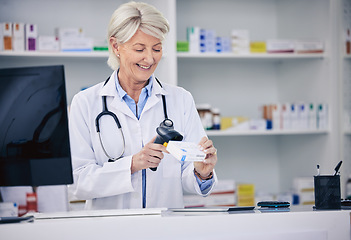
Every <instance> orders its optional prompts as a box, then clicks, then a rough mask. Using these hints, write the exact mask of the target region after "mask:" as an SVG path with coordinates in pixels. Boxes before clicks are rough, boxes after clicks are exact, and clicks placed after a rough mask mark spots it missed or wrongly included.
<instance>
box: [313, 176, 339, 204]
mask: <svg viewBox="0 0 351 240" xmlns="http://www.w3.org/2000/svg"><path fill="white" fill-rule="evenodd" d="M314 200H315V205H316V209H341V194H340V175H335V176H334V175H324V176H314Z"/></svg>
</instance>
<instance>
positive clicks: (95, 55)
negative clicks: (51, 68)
mask: <svg viewBox="0 0 351 240" xmlns="http://www.w3.org/2000/svg"><path fill="white" fill-rule="evenodd" d="M0 57H55V58H61V57H72V58H74V57H77V58H81V57H83V58H85V57H87V58H107V57H108V52H107V51H101V52H99V51H94V52H39V51H25V52H13V51H2V52H0Z"/></svg>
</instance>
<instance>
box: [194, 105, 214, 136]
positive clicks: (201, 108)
mask: <svg viewBox="0 0 351 240" xmlns="http://www.w3.org/2000/svg"><path fill="white" fill-rule="evenodd" d="M196 108H197V111H198V112H199V115H200V118H201V122H202V125H203V127H204V129H205V130H210V129H212V112H211V105H210V104H199V105H196Z"/></svg>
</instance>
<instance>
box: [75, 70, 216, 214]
mask: <svg viewBox="0 0 351 240" xmlns="http://www.w3.org/2000/svg"><path fill="white" fill-rule="evenodd" d="M115 75H116V71H114V72H113V74H112V75H111V77H110V80H109V81H108V82H107V84H106V85H105V86H104V82H102V83H99V84H97V85H95V86H93V87H91V88H88V89H86V90H84V91H81V92H79V93H78V94H76V95H75V96H74V98H73V100H72V104H71V110H70V119H69V127H70V142H71V153H72V164H73V176H74V184H73V185H72V186H71V191H72V192H73V194H74V195H75V196H76V197H77V198H78V199H85V200H87V204H86V208H87V209H116V208H117V209H121V208H142V171H138V172H136V173H133V174H131V170H130V167H131V159H132V155H133V154H136V153H138V152H139V151H140V150H141V149H142V147H143V146H144V145H146V143H148V142H149V141H150V140H151V139H152V138H153V137H154V136H156V128H157V127H158V126H159V124H160V123H161V122H162V121H163V120H164V111H163V105H162V97H161V94H165V96H166V103H167V104H166V105H167V113H168V117H169V118H170V119H172V120H173V122H174V127H175V130H177V131H178V132H180V133H181V134H182V135H183V136H184V140H183V141H187V142H195V143H198V142H199V141H200V139H201V138H202V137H203V136H205V132H204V129H203V127H202V124H201V121H200V118H199V116H198V113H197V110H196V107H195V103H194V100H193V98H192V96H191V94H190V93H189V92H188V91H186V90H184V89H183V88H180V87H175V86H171V85H168V84H166V83H162V87H163V88H161V87H160V85H159V84H158V83H157V82H156V80H155V79H154V77H152V79H153V87H152V93H151V96H149V98H148V100H147V103H146V105H145V107H144V109H143V111H142V113H141V116H140V119H139V120H138V119H137V118H136V116H135V115H134V113H133V112H132V111H131V110H130V109H129V107H128V106H127V104H126V103H125V102H124V101H122V100H121V99H120V97H119V96H118V94H117V90H116V83H115V77H116V76H115ZM102 96H107V107H108V110H109V111H112V112H114V113H115V114H116V115H117V117H118V119H119V121H120V123H121V125H122V130H123V134H124V137H125V141H126V147H125V152H124V154H123V157H122V158H121V159H119V160H117V161H115V162H108V158H107V157H106V155H105V154H104V152H103V150H102V148H101V145H100V142H99V138H98V134H97V132H96V128H95V118H96V117H97V115H98V114H99V113H100V112H101V111H102ZM100 130H101V136H102V141H103V143H104V146H105V148H106V150H107V152H108V154H109V155H110V156H113V157H116V156H119V155H120V153H121V151H122V146H123V144H122V137H121V136H120V134H119V132H118V128H117V126H116V124H115V122H114V120H113V118H112V117H110V116H104V117H102V119H101V121H100ZM164 155H165V157H164V158H163V159H162V161H161V163H160V165H159V166H158V168H157V171H155V172H154V171H151V170H150V169H147V170H146V207H148V208H161V207H168V208H179V207H183V206H184V203H183V190H184V191H186V192H189V193H196V194H199V195H203V194H202V193H201V191H200V188H199V185H198V183H197V181H196V177H195V176H194V173H193V169H194V166H193V164H192V163H191V162H186V163H185V164H184V165H183V166H182V164H181V162H180V161H178V160H176V159H175V158H174V157H172V156H171V155H170V154H166V153H165V154H164ZM216 182H217V177H216V174H215V173H214V184H213V185H212V187H211V189H210V191H209V192H207V194H205V195H208V194H209V193H210V192H211V191H212V188H213V187H214V185H215V183H216Z"/></svg>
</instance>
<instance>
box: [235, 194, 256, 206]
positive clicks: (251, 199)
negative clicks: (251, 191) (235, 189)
mask: <svg viewBox="0 0 351 240" xmlns="http://www.w3.org/2000/svg"><path fill="white" fill-rule="evenodd" d="M237 202H238V206H242V207H245V206H255V196H238V201H237Z"/></svg>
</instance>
